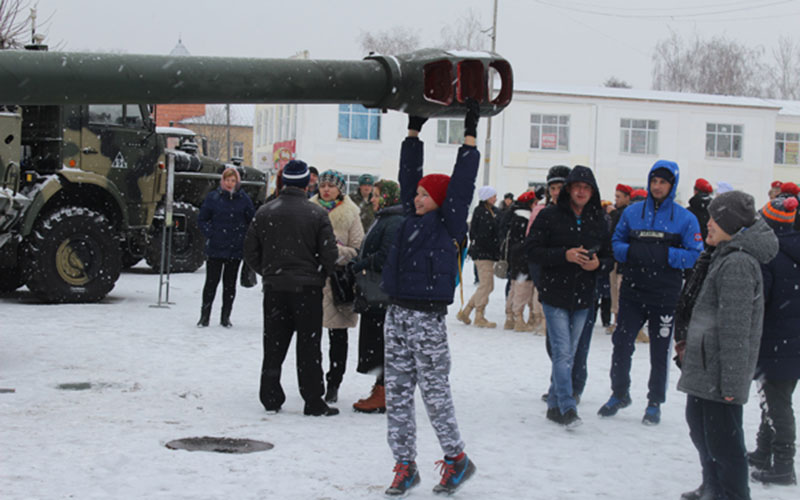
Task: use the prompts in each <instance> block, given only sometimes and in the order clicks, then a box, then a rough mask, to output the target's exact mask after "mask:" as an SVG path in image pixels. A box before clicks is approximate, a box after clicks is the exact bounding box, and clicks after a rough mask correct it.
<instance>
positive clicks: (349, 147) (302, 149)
mask: <svg viewBox="0 0 800 500" xmlns="http://www.w3.org/2000/svg"><path fill="white" fill-rule="evenodd" d="M486 121H487V120H486V119H485V118H482V119H481V121H480V126H479V129H478V136H479V137H478V143H479V149H481V150H483V149H484V144H485V143H484V141H485V133H486ZM406 124H407V117H406V115H404V114H402V113H399V112H395V111H390V112H388V113H385V114H384V113H380V112H379V111H377V110H368V109H366V108H364V107H363V106H360V105H259V106H257V107H256V113H255V130H254V144H253V148H254V152H255V158H256V161H255V163H256V166H257V167H259V168H264V169H267V168H270V167H271V166H272V165H273V163H274V161H275V159H276V158H275V156H276V150H278V149H280V148H279V147H278V146H276V145H279V146H280V145H282V146H284V147H285V149H283V150H282V151H283V153H282V154H283V157H284V158H287V157H289V156H290V155H291V154H296V157H297V158H300V159H303V160H304V161H306V162H308V163H309V164H310V165H314V166H316V167H317V168H318V169H319V170H320V172H322V171H323V170H325V169H329V168H332V169H336V170H340V171H342V172H343V173H345V174H347V175H348V176H350V179H351V182H353V183H355V179H356V178H357V177H358V176H359V175H360V174H363V173H369V174H372V175H374V176H377V177H383V178H391V179H395V178H396V175H397V163H398V153H399V147H400V142H401V141H402V139H403V137H404V136H405V134H406ZM776 132H777V135H776ZM799 134H800V103H793V102H785V101H771V100H765V99H758V98H748V97H727V96H713V95H700V94H688V93H672V92H659V91H642V90H634V89H615V88H572V87H564V86H549V87H546V86H542V85H525V84H516V85H515V89H514V98H513V101H512V102H511V104H510V105H509V106H508V108H506V109H505V111H504V112H503V113H501V114H500V115H498V116H496V117H494V118H493V119H492V135H493V137H492V154H491V165H490V182H489V183H490V184H491V185H493V186H494V187H496V188H497V190H498V192H500V193H504V192H508V191H510V192H513V193H514V194H515V195H518V194H519V193H521V192H522V191H524V190H525V189H527V187H528V185H529V183H531V182H544V180H545V176H546V174H547V170H548V169H549V168H550V167H551V166H552V165H559V164H561V165H568V166H573V165H576V164H581V165H586V166H589V167H590V168H592V169H593V170H594V172H595V175H596V177H597V180H598V184H599V186H600V190H601V196H602V197H603V198H605V199H612V198H613V192H614V186H616V184H617V183H619V182H622V183H625V184H630V185H632V186H639V187H644V185H645V181H646V178H647V173H648V171H649V169H650V167H651V166H652V164H653V163H654V162H655V161H656V160H658V159H662V158H663V159H669V160H673V161H676V162H677V163H678V165H679V166H680V168H681V181H680V182H679V186H678V200H679V201H680V202H682V203H684V204H685V203H686V201H687V200H688V199H689V198H690V197H691V196H692V186H693V185H694V180H695V179H696V178H698V177H703V178H705V179H707V180H708V181H710V182H711V183H712V185H715V186H716V183H717V182H719V181H726V182H729V183H730V184H732V185H733V186H734V187H735V188H737V189H742V190H745V191H747V192H749V193H751V194H753V195H754V196H755V197H756V202H757V203H758V204H763V203H764V202H766V193H767V191H768V189H769V184H770V183H771V182H772V180H774V179H780V180H783V181H793V182H800V165H798V155H797V149H798V135H799ZM462 135H463V125H462V120H461V119H450V120H430V121H429V122H428V123H426V124H425V127H424V128H423V130H422V134H421V138H422V139H423V140H424V141H425V165H426V172H441V173H448V174H449V173H450V170H451V168H452V165H453V163H454V155H455V153H456V150H457V148H458V145H459V144H460V143H461V137H462ZM776 138H777V139H776ZM292 148H293V149H292ZM776 148H777V149H776ZM776 162H778V163H776ZM483 168H484V167H483V166H482V169H481V170H482V171H481V172H479V176H478V185H481V184H483V178H484V177H483Z"/></svg>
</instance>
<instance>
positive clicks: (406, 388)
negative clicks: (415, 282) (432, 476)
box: [384, 305, 464, 462]
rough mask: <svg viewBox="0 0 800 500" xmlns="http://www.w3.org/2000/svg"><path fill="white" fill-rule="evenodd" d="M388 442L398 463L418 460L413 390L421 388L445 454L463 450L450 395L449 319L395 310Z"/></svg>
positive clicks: (389, 339) (388, 348)
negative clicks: (445, 321) (417, 387)
mask: <svg viewBox="0 0 800 500" xmlns="http://www.w3.org/2000/svg"><path fill="white" fill-rule="evenodd" d="M384 342H385V347H384V352H385V378H386V382H385V383H386V414H387V417H388V418H387V424H388V432H387V439H388V442H389V447H390V448H391V449H392V454H393V455H394V459H395V461H397V462H401V461H405V460H408V461H411V460H414V459H415V458H416V456H417V448H416V440H417V422H416V418H415V410H414V390H415V388H416V386H417V384H419V389H420V393H421V394H422V401H423V402H424V403H425V409H426V410H427V412H428V418H429V419H430V421H431V425H432V426H433V430H434V432H436V437H437V438H439V445H440V446H441V447H442V450H443V451H444V454H445V455H446V456H449V457H454V456H456V455H458V454H459V453H461V452H462V451H463V450H464V442H463V441H462V440H461V435H460V433H459V432H458V424H457V423H456V412H455V408H454V407H453V398H452V396H451V394H450V380H449V374H450V350H449V348H448V346H447V328H446V327H445V323H444V315H442V314H437V313H428V312H422V311H413V310H410V309H406V308H403V307H399V306H396V305H390V306H389V308H388V309H387V311H386V322H385V324H384Z"/></svg>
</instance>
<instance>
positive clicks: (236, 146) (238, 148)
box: [233, 141, 244, 158]
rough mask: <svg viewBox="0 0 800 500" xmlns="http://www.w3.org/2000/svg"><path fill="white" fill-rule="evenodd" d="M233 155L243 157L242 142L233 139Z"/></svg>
mask: <svg viewBox="0 0 800 500" xmlns="http://www.w3.org/2000/svg"><path fill="white" fill-rule="evenodd" d="M233 156H236V157H239V158H244V143H243V142H238V141H233Z"/></svg>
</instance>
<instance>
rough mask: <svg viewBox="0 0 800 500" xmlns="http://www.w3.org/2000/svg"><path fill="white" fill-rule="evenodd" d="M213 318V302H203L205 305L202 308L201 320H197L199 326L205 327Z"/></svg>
mask: <svg viewBox="0 0 800 500" xmlns="http://www.w3.org/2000/svg"><path fill="white" fill-rule="evenodd" d="M210 320H211V304H209V305H206V304H203V307H201V308H200V321H198V322H197V326H199V327H200V328H205V327H207V326H208V322H209V321H210Z"/></svg>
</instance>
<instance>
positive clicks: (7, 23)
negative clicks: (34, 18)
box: [0, 0, 30, 49]
mask: <svg viewBox="0 0 800 500" xmlns="http://www.w3.org/2000/svg"><path fill="white" fill-rule="evenodd" d="M28 9H30V1H28V0H0V49H18V48H21V47H22V46H23V45H24V44H25V43H26V42H24V41H23V40H22V38H23V36H24V35H25V33H26V32H27V31H28V30H29V29H30V25H29V24H28V22H29V20H30V12H29V10H28Z"/></svg>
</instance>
